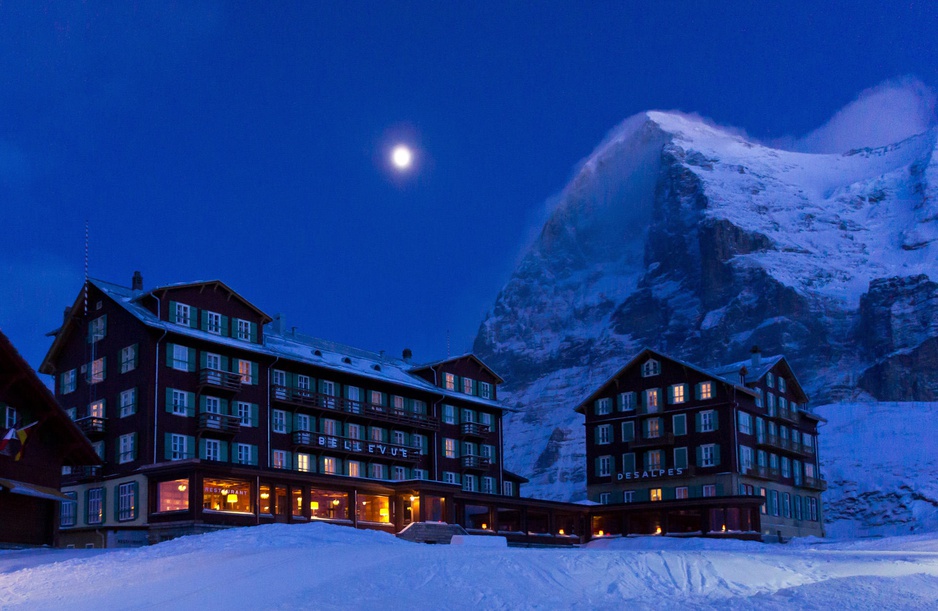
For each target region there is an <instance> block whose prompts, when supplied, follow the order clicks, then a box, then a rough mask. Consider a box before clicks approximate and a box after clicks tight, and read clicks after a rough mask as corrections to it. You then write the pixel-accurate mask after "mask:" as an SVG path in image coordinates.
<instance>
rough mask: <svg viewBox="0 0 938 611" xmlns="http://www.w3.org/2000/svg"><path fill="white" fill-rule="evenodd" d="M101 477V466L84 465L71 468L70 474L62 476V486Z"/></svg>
mask: <svg viewBox="0 0 938 611" xmlns="http://www.w3.org/2000/svg"><path fill="white" fill-rule="evenodd" d="M100 475H101V465H90V466H89V465H85V466H81V467H72V472H71V473H68V474H62V484H63V485H64V484H73V483H78V482H81V481H86V480H90V479H95V478H97V477H100Z"/></svg>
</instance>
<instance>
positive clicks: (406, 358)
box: [401, 348, 414, 363]
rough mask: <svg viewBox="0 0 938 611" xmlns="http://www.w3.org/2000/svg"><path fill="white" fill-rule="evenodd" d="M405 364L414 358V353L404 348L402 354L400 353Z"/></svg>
mask: <svg viewBox="0 0 938 611" xmlns="http://www.w3.org/2000/svg"><path fill="white" fill-rule="evenodd" d="M401 357H403V359H404V362H405V363H409V362H410V360H411V359H412V358H414V353H413V352H412V351H411V349H410V348H404V352H402V353H401Z"/></svg>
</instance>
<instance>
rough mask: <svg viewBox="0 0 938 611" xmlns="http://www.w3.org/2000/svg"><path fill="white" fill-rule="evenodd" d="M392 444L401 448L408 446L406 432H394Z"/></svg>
mask: <svg viewBox="0 0 938 611" xmlns="http://www.w3.org/2000/svg"><path fill="white" fill-rule="evenodd" d="M391 439H392V443H394V444H395V445H399V446H405V445H407V433H405V432H404V431H394V432H393V433H391Z"/></svg>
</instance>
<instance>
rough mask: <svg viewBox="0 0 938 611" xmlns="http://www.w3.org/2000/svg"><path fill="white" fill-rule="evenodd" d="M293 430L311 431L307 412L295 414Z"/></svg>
mask: <svg viewBox="0 0 938 611" xmlns="http://www.w3.org/2000/svg"><path fill="white" fill-rule="evenodd" d="M293 430H294V431H306V432H309V416H308V415H307V414H296V415H295V416H293Z"/></svg>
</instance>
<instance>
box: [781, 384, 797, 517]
mask: <svg viewBox="0 0 938 611" xmlns="http://www.w3.org/2000/svg"><path fill="white" fill-rule="evenodd" d="M779 381H781V380H779ZM795 519H796V520H800V519H801V497H800V496H798V495H795Z"/></svg>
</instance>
